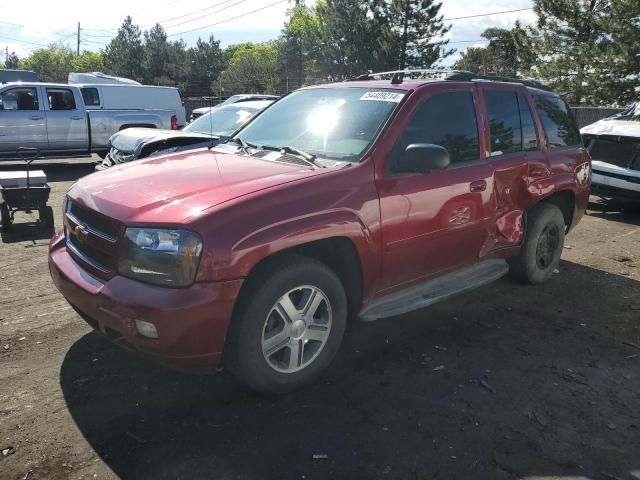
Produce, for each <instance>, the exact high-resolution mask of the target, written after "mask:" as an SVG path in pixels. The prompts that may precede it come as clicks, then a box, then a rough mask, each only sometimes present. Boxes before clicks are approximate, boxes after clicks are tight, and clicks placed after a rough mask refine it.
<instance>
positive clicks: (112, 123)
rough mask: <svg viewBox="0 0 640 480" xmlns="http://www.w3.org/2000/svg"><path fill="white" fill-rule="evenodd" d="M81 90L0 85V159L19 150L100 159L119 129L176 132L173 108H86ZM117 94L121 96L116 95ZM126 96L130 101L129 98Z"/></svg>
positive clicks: (44, 85)
mask: <svg viewBox="0 0 640 480" xmlns="http://www.w3.org/2000/svg"><path fill="white" fill-rule="evenodd" d="M82 88H83V87H82V86H76V85H66V84H54V83H8V84H5V85H2V86H1V87H0V159H15V158H17V153H16V151H17V149H18V148H19V147H31V148H38V149H39V150H40V154H41V156H43V157H51V156H82V155H89V154H91V153H97V154H98V155H100V156H101V157H104V156H105V155H106V154H107V152H108V149H109V137H110V136H111V135H113V134H114V133H115V132H118V131H119V130H122V129H124V128H129V127H147V128H163V129H177V128H178V125H179V123H178V118H179V114H180V112H177V111H176V109H175V108H174V109H161V108H159V109H145V110H134V109H133V108H135V106H134V107H131V109H109V108H108V107H106V106H104V107H103V106H100V107H97V108H93V107H91V108H87V107H86V106H85V100H84V98H83V96H84V94H85V92H83V91H82ZM142 88H145V87H142ZM86 90H87V92H86V93H87V94H89V93H90V94H93V95H94V96H95V95H96V92H94V91H95V90H97V89H96V88H86ZM176 92H177V91H176ZM122 93H123V94H124V93H127V92H125V91H124V90H122ZM132 94H133V95H135V92H133V93H132ZM178 102H179V98H178ZM134 103H135V102H131V103H129V104H130V105H132V104H134ZM159 104H161V102H159ZM178 104H179V103H178ZM180 107H181V106H180ZM182 116H184V114H183V115H182Z"/></svg>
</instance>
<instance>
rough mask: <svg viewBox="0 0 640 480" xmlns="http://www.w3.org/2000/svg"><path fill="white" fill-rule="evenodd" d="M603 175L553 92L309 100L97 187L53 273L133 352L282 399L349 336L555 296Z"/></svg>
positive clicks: (437, 80)
mask: <svg viewBox="0 0 640 480" xmlns="http://www.w3.org/2000/svg"><path fill="white" fill-rule="evenodd" d="M590 175H591V168H590V160H589V156H588V154H587V152H586V150H585V149H584V148H583V147H582V142H581V140H580V134H579V132H578V130H577V128H576V125H575V123H574V121H573V119H572V117H571V115H570V113H569V111H568V109H567V106H566V104H565V103H564V102H563V101H562V99H560V97H558V96H557V95H555V94H554V93H552V92H551V91H549V89H548V88H546V87H544V86H543V85H540V84H537V83H535V82H530V81H515V80H514V81H498V80H493V81H492V80H489V79H486V78H478V77H477V76H474V75H472V74H469V73H465V72H443V71H435V72H434V71H403V72H385V73H382V74H371V75H368V76H363V77H359V78H358V79H357V80H355V81H350V82H343V83H336V84H332V85H321V86H316V87H311V88H304V89H301V90H298V91H295V92H293V93H291V94H289V95H288V96H286V97H284V98H282V99H280V100H278V101H277V102H275V103H274V104H273V105H272V106H270V107H268V108H267V109H266V110H264V111H263V112H262V113H261V114H260V115H258V116H257V117H256V118H255V119H253V120H252V121H251V122H250V123H249V124H247V125H246V126H245V127H244V128H243V129H242V130H241V131H239V132H237V133H236V134H235V135H234V136H233V137H232V138H231V139H230V140H229V141H228V142H227V143H225V144H222V145H219V146H217V147H215V148H212V149H207V148H204V149H201V150H193V151H188V152H184V153H180V154H173V155H167V156H162V157H156V158H153V159H148V160H143V161H139V162H132V163H131V164H127V165H122V166H119V167H116V168H112V169H109V170H107V171H104V172H98V173H95V174H93V175H89V176H87V177H85V178H83V179H81V180H79V181H78V182H77V183H76V184H75V185H74V186H73V187H72V188H71V190H70V191H69V193H68V196H67V199H66V201H65V206H64V217H65V218H64V229H63V231H60V232H59V233H57V234H56V235H55V236H54V237H53V239H52V240H51V244H50V254H49V264H50V269H51V275H52V277H53V281H54V282H55V284H56V286H57V287H58V288H59V289H60V291H61V292H62V294H63V295H64V296H65V297H66V298H67V300H68V301H69V303H70V304H71V305H72V306H73V307H74V308H75V309H76V310H77V312H78V313H79V314H80V315H81V316H82V317H83V318H84V319H85V320H86V321H87V322H88V323H89V324H90V325H92V326H93V327H94V328H95V329H96V330H98V331H99V332H101V333H103V334H105V335H107V336H108V337H111V338H112V339H114V340H115V341H116V342H117V343H118V344H120V345H122V346H125V347H127V348H130V349H133V350H137V351H140V352H144V353H145V354H147V355H149V356H152V357H155V358H158V359H161V360H165V361H168V362H170V363H173V364H174V365H178V366H185V367H196V366H198V367H210V366H213V365H216V364H218V363H219V362H221V361H224V364H225V367H226V368H228V369H229V370H230V371H231V372H232V373H233V374H234V375H235V376H236V377H237V378H239V379H240V380H241V381H242V382H244V383H245V384H246V385H248V386H250V387H251V388H254V389H257V390H260V391H265V392H284V391H288V390H291V389H293V388H296V387H298V386H300V385H302V384H304V383H306V382H309V381H310V380H312V379H313V378H315V377H316V376H317V375H318V374H319V373H320V372H321V371H322V370H324V369H325V368H326V367H327V366H328V365H329V363H330V362H331V360H332V358H333V357H334V355H335V354H336V352H337V350H338V347H339V345H340V342H341V340H342V336H343V332H344V328H345V323H346V321H347V318H348V317H352V318H355V317H360V318H361V319H363V320H365V321H370V320H376V319H380V318H384V317H392V316H395V315H399V314H402V313H405V312H408V311H410V310H414V309H417V308H422V307H424V306H426V305H430V304H432V303H434V302H436V301H439V300H441V299H444V298H446V297H449V296H450V295H453V294H456V293H459V292H462V291H464V290H468V289H470V288H473V287H477V286H479V285H482V284H486V283H488V282H491V281H493V280H495V279H497V278H499V277H501V276H503V275H505V274H507V273H510V274H511V275H512V276H513V277H515V278H517V279H518V280H521V281H523V282H525V283H533V284H535V283H540V282H544V281H545V280H548V279H549V278H550V277H551V275H552V273H553V271H554V269H555V268H557V265H558V262H559V258H560V254H561V253H562V247H563V242H564V237H565V233H566V232H568V231H569V230H570V229H571V228H572V227H573V226H574V225H575V224H576V223H577V222H578V221H579V220H580V218H581V216H582V214H583V212H584V210H585V208H586V205H587V199H588V195H589V184H590Z"/></svg>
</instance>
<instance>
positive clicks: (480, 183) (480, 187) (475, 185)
mask: <svg viewBox="0 0 640 480" xmlns="http://www.w3.org/2000/svg"><path fill="white" fill-rule="evenodd" d="M486 189H487V182H485V181H484V180H476V181H474V182H471V183H470V184H469V191H470V192H484V191H485V190H486Z"/></svg>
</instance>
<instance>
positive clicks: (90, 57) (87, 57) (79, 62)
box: [71, 50, 105, 72]
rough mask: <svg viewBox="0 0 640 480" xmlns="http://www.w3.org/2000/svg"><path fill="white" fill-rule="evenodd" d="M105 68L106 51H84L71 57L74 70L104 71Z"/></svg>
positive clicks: (72, 69)
mask: <svg viewBox="0 0 640 480" xmlns="http://www.w3.org/2000/svg"><path fill="white" fill-rule="evenodd" d="M104 70H105V68H104V52H103V51H102V50H100V51H98V52H89V51H84V52H82V54H80V55H79V56H77V55H76V56H73V57H72V58H71V71H72V72H103V71H104Z"/></svg>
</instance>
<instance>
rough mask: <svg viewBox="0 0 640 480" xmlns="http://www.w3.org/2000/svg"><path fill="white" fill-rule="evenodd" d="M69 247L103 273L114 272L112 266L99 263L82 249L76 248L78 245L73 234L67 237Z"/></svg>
mask: <svg viewBox="0 0 640 480" xmlns="http://www.w3.org/2000/svg"><path fill="white" fill-rule="evenodd" d="M66 243H67V248H68V249H69V250H71V251H72V252H73V253H74V254H75V255H77V256H78V257H80V258H81V259H82V261H83V262H85V263H87V264H89V265H91V266H92V267H93V268H95V269H96V270H99V271H101V272H102V273H105V274H109V273H112V271H111V269H110V268H107V267H105V266H103V265H100V264H99V263H97V262H96V261H95V260H92V259H90V258H89V257H87V256H86V255H85V254H84V253H82V252H81V251H80V250H78V249H77V248H76V246H75V245H74V244H73V242H72V241H71V236H68V237H67V242H66Z"/></svg>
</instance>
